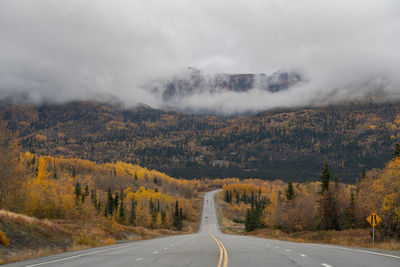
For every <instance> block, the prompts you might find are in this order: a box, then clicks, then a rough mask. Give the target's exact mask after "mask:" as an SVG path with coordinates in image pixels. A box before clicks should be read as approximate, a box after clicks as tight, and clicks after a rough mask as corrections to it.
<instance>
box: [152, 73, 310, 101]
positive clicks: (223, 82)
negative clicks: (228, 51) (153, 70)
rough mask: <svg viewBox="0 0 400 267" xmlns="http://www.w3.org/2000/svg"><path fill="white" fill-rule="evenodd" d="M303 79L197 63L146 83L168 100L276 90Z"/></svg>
mask: <svg viewBox="0 0 400 267" xmlns="http://www.w3.org/2000/svg"><path fill="white" fill-rule="evenodd" d="M302 81H303V78H302V76H301V75H300V74H299V73H296V72H289V71H276V72H274V73H272V74H270V75H267V74H265V73H258V74H254V73H241V74H227V73H206V72H203V71H201V70H198V69H196V68H194V67H188V68H187V69H186V71H183V72H182V73H180V74H178V75H175V76H174V77H171V78H170V79H165V80H161V81H157V82H155V83H150V84H149V85H147V86H145V87H146V88H148V89H149V90H150V91H151V92H152V93H153V94H156V95H159V96H160V97H161V99H162V101H164V102H165V104H168V102H169V101H173V100H175V101H176V100H180V99H184V98H185V97H190V96H193V95H197V94H211V95H212V94H220V93H224V92H240V93H243V92H248V91H250V90H254V89H258V90H262V91H268V92H271V93H277V92H280V91H284V90H288V89H290V88H291V87H292V86H294V85H296V84H298V83H300V82H302Z"/></svg>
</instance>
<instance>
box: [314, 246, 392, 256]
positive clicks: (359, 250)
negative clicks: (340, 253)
mask: <svg viewBox="0 0 400 267" xmlns="http://www.w3.org/2000/svg"><path fill="white" fill-rule="evenodd" d="M317 246H318V247H323V248H335V249H342V250H349V251H357V252H364V253H369V254H373V255H380V256H386V257H391V258H396V259H400V256H395V255H390V254H384V253H379V252H373V251H368V250H361V249H352V248H341V247H334V246H323V245H317Z"/></svg>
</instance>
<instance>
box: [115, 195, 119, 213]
mask: <svg viewBox="0 0 400 267" xmlns="http://www.w3.org/2000/svg"><path fill="white" fill-rule="evenodd" d="M119 202H120V201H119V198H118V193H115V198H114V209H115V210H118V205H119Z"/></svg>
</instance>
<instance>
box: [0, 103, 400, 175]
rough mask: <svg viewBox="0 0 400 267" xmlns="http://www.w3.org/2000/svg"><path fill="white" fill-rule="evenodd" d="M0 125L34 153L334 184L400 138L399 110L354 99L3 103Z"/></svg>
mask: <svg viewBox="0 0 400 267" xmlns="http://www.w3.org/2000/svg"><path fill="white" fill-rule="evenodd" d="M0 119H2V120H4V121H6V122H7V123H8V127H9V128H10V129H11V130H12V131H13V132H16V133H18V134H19V137H20V143H21V145H22V148H23V150H25V151H30V152H33V153H35V154H37V155H52V156H64V157H68V158H71V157H75V158H83V159H88V160H91V161H95V162H98V163H104V162H115V161H124V162H128V163H133V164H138V165H141V166H144V167H148V168H151V169H158V170H161V171H164V172H166V173H167V174H168V175H171V176H174V177H184V178H201V177H211V178H216V177H241V178H261V179H283V180H287V179H291V180H297V181H304V180H316V179H318V175H319V170H320V166H321V165H322V164H323V162H324V160H325V158H329V160H330V163H331V168H332V169H333V170H334V171H335V173H336V174H338V176H339V179H340V180H341V181H345V182H353V181H355V179H356V177H358V176H359V174H360V173H361V171H362V169H363V168H367V169H371V168H375V167H383V166H384V163H385V162H387V161H388V160H389V159H390V158H391V156H392V155H391V154H392V148H393V145H394V143H397V142H398V141H399V137H400V105H399V104H396V103H395V104H371V103H363V104H361V103H353V104H347V105H337V106H328V107H320V108H299V109H290V110H289V109H286V110H274V111H268V112H263V113H260V114H258V115H256V116H252V117H229V118H228V117H218V116H208V115H194V114H185V113H178V112H172V111H162V110H155V109H151V108H148V107H140V108H135V109H125V108H122V107H120V106H119V105H117V104H99V103H94V102H71V103H66V104H52V105H50V104H44V105H41V106H33V105H13V104H5V103H3V104H2V105H1V107H0Z"/></svg>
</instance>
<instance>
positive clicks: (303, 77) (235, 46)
mask: <svg viewBox="0 0 400 267" xmlns="http://www.w3.org/2000/svg"><path fill="white" fill-rule="evenodd" d="M398 14H400V2H399V1H397V0H381V1H373V0H347V1H345V0H337V1H318V0H304V1H295V0H280V1H275V0H263V1H261V0H255V1H245V0H235V1H228V0H218V1H215V0H204V1H191V0H190V1H187V0H171V1H154V0H146V1H144V0H143V1H142V0H138V1H127V0H116V1H112V2H110V1H105V0H85V1H82V0H68V1H65V0H42V1H35V0H19V1H14V0H3V1H0V32H1V35H0V62H1V63H0V98H2V99H8V98H10V97H11V98H14V99H24V100H29V101H32V102H34V103H40V102H43V101H51V102H64V101H68V100H77V99H83V100H85V99H100V100H108V99H110V98H111V99H118V100H121V101H123V102H124V103H125V104H126V105H129V106H133V105H137V104H139V103H143V104H146V105H150V106H152V107H158V108H163V107H168V108H178V109H181V110H182V109H183V110H185V109H187V110H190V111H204V110H208V111H212V112H218V113H225V114H231V113H236V112H251V111H260V110H265V109H269V108H273V107H277V106H285V107H293V106H303V105H314V104H317V105H320V104H324V103H332V102H340V101H348V100H356V99H363V98H365V97H369V96H379V99H380V100H383V101H385V100H393V99H396V98H399V96H400V50H399V49H398V47H399V45H400V16H399V15H398ZM188 66H191V67H193V68H194V69H197V70H199V71H200V72H201V75H198V76H197V78H198V77H201V79H202V81H200V83H197V84H198V85H199V84H200V85H199V86H193V83H195V84H196V81H195V80H193V79H192V76H193V70H194V69H191V70H190V71H188ZM274 73H275V74H274ZM277 73H278V74H279V73H281V74H282V73H286V74H287V75H288V79H287V81H290V82H289V83H288V84H285V83H283V86H282V88H281V87H280V86H278V87H276V88H278V90H273V89H272V87H273V86H272V87H270V85H271V84H273V82H272V80H268V79H272V78H271V77H274V76H273V75H278V74H277ZM243 74H245V75H250V76H236V75H243ZM278 76H279V75H278ZM232 77H241V78H238V79H239V80H240V81H239V85H238V84H237V83H236V82H235V81H237V79H236V78H232ZM268 77H270V78H268ZM275 77H277V76H275ZM294 77H297V78H296V79H295V80H291V78H294ZM197 78H196V79H197ZM246 79H247V82H246V81H245V80H246ZM221 81H222V83H221ZM224 81H229V82H227V83H225V84H224ZM197 82H199V80H197ZM242 82H244V84H241V83H242ZM186 84H191V86H186ZM165 86H166V87H165ZM168 86H169V87H168ZM171 86H172V87H171ZM244 88H245V90H244ZM281 89H283V90H281Z"/></svg>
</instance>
